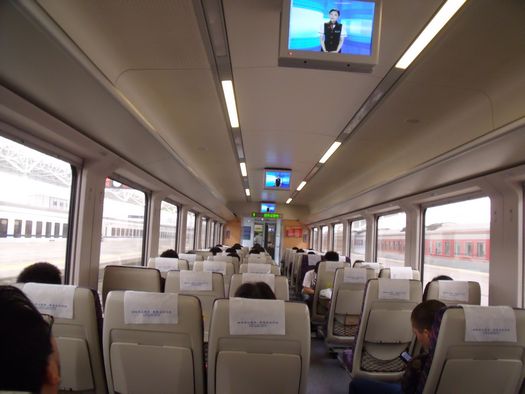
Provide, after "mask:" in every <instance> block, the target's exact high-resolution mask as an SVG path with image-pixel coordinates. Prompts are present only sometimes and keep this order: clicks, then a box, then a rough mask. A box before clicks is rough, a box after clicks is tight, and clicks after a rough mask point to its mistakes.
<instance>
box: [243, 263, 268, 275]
mask: <svg viewBox="0 0 525 394" xmlns="http://www.w3.org/2000/svg"><path fill="white" fill-rule="evenodd" d="M271 271H272V266H271V264H261V263H249V264H248V272H249V273H254V274H269V273H270V272H271Z"/></svg>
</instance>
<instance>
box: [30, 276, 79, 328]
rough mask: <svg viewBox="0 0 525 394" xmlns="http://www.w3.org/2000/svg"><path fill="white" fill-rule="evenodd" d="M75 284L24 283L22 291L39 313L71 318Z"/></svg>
mask: <svg viewBox="0 0 525 394" xmlns="http://www.w3.org/2000/svg"><path fill="white" fill-rule="evenodd" d="M75 289H76V286H67V285H48V284H43V283H26V284H25V286H24V288H23V291H24V293H25V294H26V295H27V297H28V298H29V299H30V300H31V302H32V303H33V304H34V305H35V306H36V308H37V309H38V311H39V312H40V313H44V314H48V315H51V316H53V317H56V318H62V319H73V312H74V311H73V305H74V301H75Z"/></svg>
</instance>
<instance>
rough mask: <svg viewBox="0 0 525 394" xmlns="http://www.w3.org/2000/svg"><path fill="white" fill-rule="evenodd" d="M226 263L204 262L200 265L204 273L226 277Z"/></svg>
mask: <svg viewBox="0 0 525 394" xmlns="http://www.w3.org/2000/svg"><path fill="white" fill-rule="evenodd" d="M226 264H227V263H226V262H225V261H209V260H207V261H205V262H204V263H202V270H203V271H204V272H217V273H219V274H223V275H226Z"/></svg>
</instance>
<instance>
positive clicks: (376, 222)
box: [372, 209, 424, 267]
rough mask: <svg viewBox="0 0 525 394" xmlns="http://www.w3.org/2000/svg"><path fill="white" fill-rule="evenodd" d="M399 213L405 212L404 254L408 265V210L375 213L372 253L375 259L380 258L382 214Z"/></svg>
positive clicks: (404, 263) (405, 262)
mask: <svg viewBox="0 0 525 394" xmlns="http://www.w3.org/2000/svg"><path fill="white" fill-rule="evenodd" d="M398 213H404V214H405V247H404V251H403V255H404V262H403V267H406V266H407V265H406V264H407V253H406V240H407V232H406V228H407V220H408V214H407V212H406V211H404V210H402V209H396V210H393V211H385V212H378V213H376V214H375V215H374V245H373V248H372V249H373V253H372V255H373V256H374V261H377V259H378V257H379V256H378V253H379V248H378V243H377V241H378V238H379V218H380V217H382V216H389V215H396V214H398ZM423 245H424V244H423Z"/></svg>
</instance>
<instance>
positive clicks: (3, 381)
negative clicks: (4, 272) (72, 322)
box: [0, 286, 60, 394]
mask: <svg viewBox="0 0 525 394" xmlns="http://www.w3.org/2000/svg"><path fill="white" fill-rule="evenodd" d="M0 311H2V324H0V349H2V350H1V351H0V391H24V392H32V393H46V394H47V393H58V386H59V383H60V365H59V360H58V350H57V345H56V342H55V339H54V338H53V336H52V335H51V324H52V318H51V317H50V319H49V320H50V321H49V322H47V321H46V319H44V317H43V316H42V315H41V314H40V312H38V310H37V309H36V308H35V306H34V305H33V304H32V303H31V301H29V299H28V298H27V297H26V295H25V294H24V293H23V292H22V291H21V290H19V289H17V288H16V287H13V286H0Z"/></svg>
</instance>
